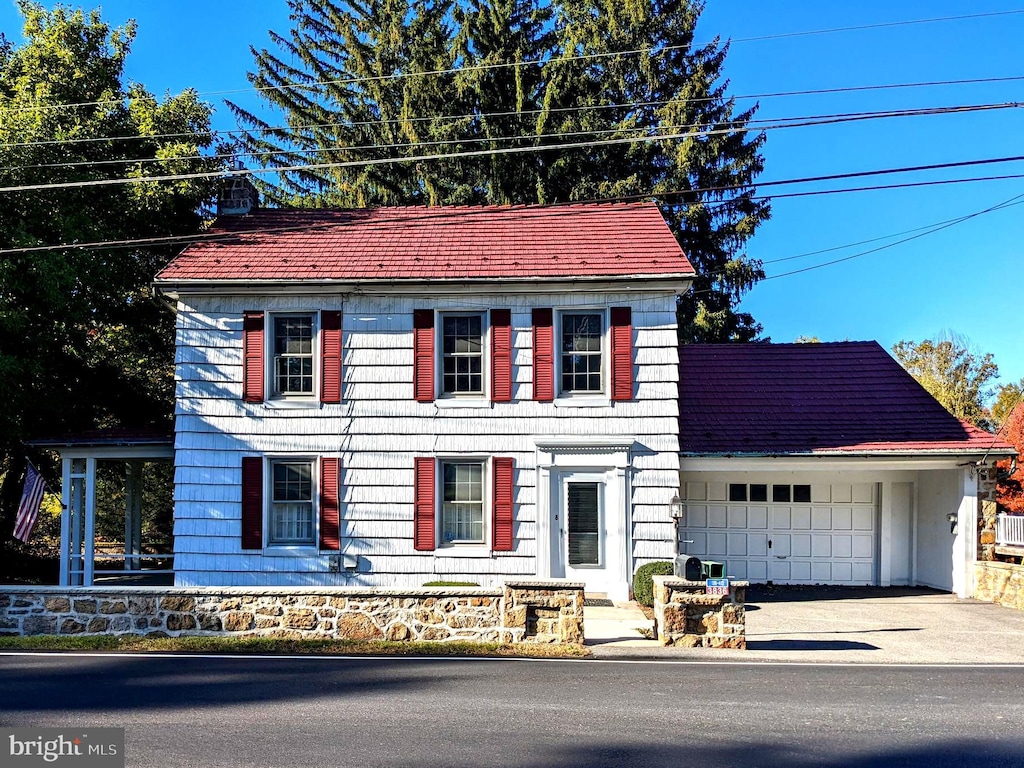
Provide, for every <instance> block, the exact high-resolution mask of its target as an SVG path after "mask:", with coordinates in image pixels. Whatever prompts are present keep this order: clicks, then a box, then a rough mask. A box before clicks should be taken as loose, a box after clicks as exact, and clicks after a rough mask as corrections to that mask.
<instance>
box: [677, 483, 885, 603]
mask: <svg viewBox="0 0 1024 768" xmlns="http://www.w3.org/2000/svg"><path fill="white" fill-rule="evenodd" d="M875 488H876V486H875V485H874V484H873V483H854V484H850V483H846V484H843V483H834V484H813V485H784V484H771V483H767V484H765V483H745V482H735V483H728V482H727V483H718V482H714V483H703V482H697V483H692V482H691V483H687V484H686V511H685V513H686V516H685V518H684V520H683V527H682V529H681V531H682V534H681V541H680V547H679V551H680V552H684V553H686V554H691V555H696V556H697V557H699V558H701V559H702V560H717V561H720V562H724V563H725V564H726V567H725V571H726V574H727V575H728V576H729V577H731V578H734V579H746V580H748V581H752V582H755V583H763V582H766V581H771V582H774V583H776V584H873V583H875V519H876V517H877V514H876V510H877V503H876V493H875Z"/></svg>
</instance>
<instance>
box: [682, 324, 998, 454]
mask: <svg viewBox="0 0 1024 768" xmlns="http://www.w3.org/2000/svg"><path fill="white" fill-rule="evenodd" d="M679 357H680V371H679V380H680V387H679V389H680V395H679V398H680V403H679V408H680V414H681V415H680V445H681V449H682V452H683V453H684V454H692V455H706V456H721V455H740V454H748V455H787V454H821V453H842V454H848V453H864V454H886V453H889V454H891V453H894V452H895V453H954V454H955V453H966V454H976V453H982V454H984V453H986V452H988V451H989V450H991V452H992V453H993V454H996V455H999V456H1001V455H1004V454H1005V453H1007V452H1008V451H1013V447H1012V446H1011V445H1009V443H1007V442H1005V441H1004V440H999V439H996V437H995V436H994V435H992V434H989V433H988V432H985V431H984V430H981V429H978V428H977V427H975V426H973V425H971V424H968V423H967V422H964V421H961V420H960V419H957V418H956V417H954V416H951V415H950V414H949V413H948V412H947V411H946V409H945V408H943V407H942V406H941V405H939V403H938V402H937V401H936V400H935V399H934V398H933V397H932V396H931V395H929V394H928V393H927V392H926V391H925V389H924V388H923V387H922V386H921V385H920V384H918V383H917V381H916V380H914V378H913V377H912V376H910V374H908V373H907V372H906V371H904V370H903V368H902V367H901V366H900V365H899V363H897V362H896V361H895V360H894V359H893V358H892V357H890V355H889V353H888V352H886V351H885V350H884V349H882V347H880V346H879V345H878V344H877V343H876V342H873V341H869V342H859V341H858V342H836V343H829V344H689V345H684V346H682V347H680V350H679Z"/></svg>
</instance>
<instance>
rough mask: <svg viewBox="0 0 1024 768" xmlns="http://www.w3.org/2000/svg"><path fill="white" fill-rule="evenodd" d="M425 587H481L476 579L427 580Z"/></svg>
mask: <svg viewBox="0 0 1024 768" xmlns="http://www.w3.org/2000/svg"><path fill="white" fill-rule="evenodd" d="M423 586H424V587H479V586H480V585H479V584H477V583H476V582H475V581H443V580H442V581H425V582H423Z"/></svg>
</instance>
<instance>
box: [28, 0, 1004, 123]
mask: <svg viewBox="0 0 1024 768" xmlns="http://www.w3.org/2000/svg"><path fill="white" fill-rule="evenodd" d="M1020 13H1024V9H1015V10H1009V11H994V12H988V13H972V14H965V15H960V16H940V17H933V18H928V19H907V20H903V21H890V22H881V23H878V24H863V25H859V26H850V27H833V28H829V29H816V30H806V31H802V32H783V33H779V34H775V35H762V36H759V37H747V38H737V39H735V40H733V41H732V43H748V42H759V41H765V40H778V39H783V38H790V37H808V36H812V35H825V34H833V33H837V32H852V31H862V30H867V29H882V28H886V27H901V26H911V25H915V24H934V23H937V22H946V21H964V20H967V19H978V18H990V17H996V16H1012V15H1016V14H1020ZM717 44H718V39H717V38H716V39H715V40H713V41H711V42H707V43H702V44H699V45H696V44H685V45H665V46H660V47H657V48H633V49H629V50H622V51H607V52H601V53H583V54H576V55H572V56H558V57H555V58H547V59H545V58H540V59H528V60H525V61H516V62H496V63H494V64H471V65H468V66H463V67H447V68H444V69H434V70H427V71H424V72H398V73H394V74H390V75H371V76H365V77H349V78H340V79H332V80H316V81H311V82H308V83H293V84H288V85H271V86H252V87H249V88H233V89H228V90H219V91H203V92H196V95H197V96H225V95H231V94H239V93H253V92H255V93H263V92H269V91H287V90H296V91H302V90H307V91H308V90H315V89H318V88H320V87H322V86H339V85H358V84H360V83H368V82H381V81H386V80H406V79H410V78H416V77H425V76H435V75H454V74H461V73H463V72H478V71H489V70H495V69H508V68H512V67H524V66H534V65H537V64H540V65H551V64H561V63H564V62H571V61H594V60H598V59H605V58H612V57H615V56H636V55H641V54H648V55H650V56H660V55H663V54H665V53H668V52H671V51H677V50H685V49H691V48H692V49H700V48H704V47H707V46H708V45H717ZM126 98H127V97H126ZM145 98H151V97H150V96H148V95H147V96H146V97H145ZM123 102H124V100H122V99H105V100H100V101H81V102H69V103H64V104H53V105H40V106H39V107H22V108H20V109H25V110H30V109H61V108H74V107H91V106H106V105H110V104H122V103H123Z"/></svg>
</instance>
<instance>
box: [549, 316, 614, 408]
mask: <svg viewBox="0 0 1024 768" xmlns="http://www.w3.org/2000/svg"><path fill="white" fill-rule="evenodd" d="M603 338H604V315H603V314H602V313H601V312H563V313H562V316H561V341H560V347H559V348H560V370H561V394H563V395H578V394H585V395H593V394H601V393H602V392H603V391H604V376H603V371H602V368H603V357H604V349H603V346H604V344H603Z"/></svg>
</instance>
